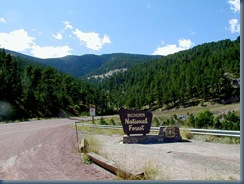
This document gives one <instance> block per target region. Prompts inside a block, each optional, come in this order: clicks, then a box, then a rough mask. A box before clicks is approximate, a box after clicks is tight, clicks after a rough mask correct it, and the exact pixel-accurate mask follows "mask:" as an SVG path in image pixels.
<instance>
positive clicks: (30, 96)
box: [0, 50, 107, 121]
mask: <svg viewBox="0 0 244 184" xmlns="http://www.w3.org/2000/svg"><path fill="white" fill-rule="evenodd" d="M0 84H1V85H0V121H1V120H10V119H22V118H33V117H60V116H61V117H62V116H69V115H80V113H81V112H84V111H86V112H88V111H89V108H90V106H92V105H95V104H96V107H97V112H98V113H104V112H106V111H107V109H106V106H104V105H105V104H106V103H107V102H106V97H104V95H103V94H101V93H100V92H99V91H98V90H96V89H95V88H92V87H91V86H90V85H89V84H87V83H85V82H84V81H82V80H80V79H77V78H74V77H72V76H69V75H67V74H63V73H60V72H58V71H57V70H55V69H54V68H52V67H47V66H40V65H38V64H35V63H33V62H30V61H26V60H24V59H21V58H18V57H14V56H11V55H10V54H6V53H5V51H4V50H0Z"/></svg>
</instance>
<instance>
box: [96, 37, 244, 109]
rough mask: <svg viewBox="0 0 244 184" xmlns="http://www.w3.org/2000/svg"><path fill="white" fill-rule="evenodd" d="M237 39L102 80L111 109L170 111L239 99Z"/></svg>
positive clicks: (164, 59) (167, 57) (170, 57)
mask: <svg viewBox="0 0 244 184" xmlns="http://www.w3.org/2000/svg"><path fill="white" fill-rule="evenodd" d="M239 81H240V37H238V38H237V39H236V40H234V41H231V40H229V39H226V40H221V41H218V42H211V43H204V44H202V45H198V46H196V47H194V48H192V49H189V50H186V51H181V52H178V53H175V54H172V55H168V56H165V57H162V58H160V59H157V60H152V61H150V62H146V63H144V64H141V65H137V66H135V67H132V68H131V69H128V70H127V71H126V72H123V73H118V74H116V75H113V76H112V77H110V78H108V79H106V80H103V81H102V83H101V84H99V85H100V88H101V90H104V91H106V92H108V94H109V98H110V102H111V104H112V105H113V106H114V107H115V108H120V107H122V106H124V107H125V108H135V109H142V108H149V109H154V108H167V109H169V108H171V107H175V106H179V105H183V106H187V105H189V102H191V104H190V105H194V104H195V103H196V104H198V103H199V101H201V100H203V101H208V100H214V101H217V102H228V101H232V99H237V100H238V99H239V96H240V85H239ZM197 101H198V102H197Z"/></svg>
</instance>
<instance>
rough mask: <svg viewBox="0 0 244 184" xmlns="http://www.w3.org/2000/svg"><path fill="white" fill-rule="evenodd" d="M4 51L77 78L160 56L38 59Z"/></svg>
mask: <svg viewBox="0 0 244 184" xmlns="http://www.w3.org/2000/svg"><path fill="white" fill-rule="evenodd" d="M5 51H6V53H9V54H11V55H13V56H17V57H20V58H24V59H27V60H30V61H33V62H36V63H41V64H44V65H48V66H52V67H54V68H55V69H57V70H59V71H61V72H63V73H66V74H70V75H72V76H75V77H79V78H82V77H83V78H84V77H88V76H92V75H99V74H104V73H107V72H109V71H111V70H115V69H122V68H130V67H132V66H134V65H136V64H141V63H145V62H147V61H149V60H151V59H155V58H159V57H160V56H149V55H139V54H126V53H114V54H103V55H93V54H86V55H82V56H73V55H70V56H65V57H61V58H51V59H40V58H36V57H32V56H28V55H25V54H21V53H18V52H14V51H10V50H5Z"/></svg>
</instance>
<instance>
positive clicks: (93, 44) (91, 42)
mask: <svg viewBox="0 0 244 184" xmlns="http://www.w3.org/2000/svg"><path fill="white" fill-rule="evenodd" d="M73 34H74V35H76V37H77V38H78V39H79V40H80V43H81V44H82V45H85V46H86V47H87V48H89V49H92V50H95V51H98V50H100V49H101V48H102V47H103V45H104V44H106V43H111V41H110V38H109V36H108V35H104V36H103V38H100V37H99V34H98V33H95V32H89V33H85V32H82V31H80V30H79V29H76V30H75V31H73Z"/></svg>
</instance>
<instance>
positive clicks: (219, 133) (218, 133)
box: [76, 123, 240, 137]
mask: <svg viewBox="0 0 244 184" xmlns="http://www.w3.org/2000/svg"><path fill="white" fill-rule="evenodd" d="M76 124H77V126H88V127H94V128H104V129H122V126H115V125H96V124H84V123H76ZM150 130H151V131H153V132H155V131H159V127H151V129H150ZM180 130H186V131H190V133H192V134H198V135H213V136H225V137H240V131H233V130H214V129H195V128H180Z"/></svg>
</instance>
